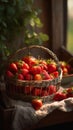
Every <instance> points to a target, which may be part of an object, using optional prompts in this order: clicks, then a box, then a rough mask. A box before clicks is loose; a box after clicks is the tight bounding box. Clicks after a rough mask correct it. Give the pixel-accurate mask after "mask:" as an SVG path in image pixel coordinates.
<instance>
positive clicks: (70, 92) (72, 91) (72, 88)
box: [66, 87, 73, 97]
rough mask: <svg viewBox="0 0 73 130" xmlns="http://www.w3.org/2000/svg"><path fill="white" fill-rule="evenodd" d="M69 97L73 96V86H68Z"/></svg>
mask: <svg viewBox="0 0 73 130" xmlns="http://www.w3.org/2000/svg"><path fill="white" fill-rule="evenodd" d="M66 91H67V97H73V87H70V88H67V90H66Z"/></svg>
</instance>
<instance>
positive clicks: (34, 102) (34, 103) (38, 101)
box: [31, 99, 43, 110]
mask: <svg viewBox="0 0 73 130" xmlns="http://www.w3.org/2000/svg"><path fill="white" fill-rule="evenodd" d="M31 104H32V107H33V108H34V109H35V110H39V109H40V108H41V107H42V105H43V102H42V100H41V99H32V101H31Z"/></svg>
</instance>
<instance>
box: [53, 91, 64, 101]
mask: <svg viewBox="0 0 73 130" xmlns="http://www.w3.org/2000/svg"><path fill="white" fill-rule="evenodd" d="M66 98H67V95H66V93H65V92H57V93H56V94H55V95H54V97H53V100H55V101H61V100H63V99H66Z"/></svg>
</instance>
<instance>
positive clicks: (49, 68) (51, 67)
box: [47, 63, 57, 73]
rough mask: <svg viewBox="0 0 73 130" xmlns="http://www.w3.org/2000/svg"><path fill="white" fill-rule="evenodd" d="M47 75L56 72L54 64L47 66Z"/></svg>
mask: <svg viewBox="0 0 73 130" xmlns="http://www.w3.org/2000/svg"><path fill="white" fill-rule="evenodd" d="M47 67H48V73H53V72H55V71H56V70H57V66H56V64H54V63H50V64H47Z"/></svg>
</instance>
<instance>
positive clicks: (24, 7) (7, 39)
mask: <svg viewBox="0 0 73 130" xmlns="http://www.w3.org/2000/svg"><path fill="white" fill-rule="evenodd" d="M39 13H40V9H35V8H34V0H0V55H1V56H2V61H5V60H7V57H8V56H9V55H10V54H11V53H13V51H14V50H13V49H12V48H11V47H10V45H9V46H8V44H6V43H9V44H12V43H13V40H14V38H15V37H16V36H19V35H20V33H21V32H22V29H23V30H24V44H25V45H31V44H39V45H41V44H42V43H43V42H44V41H46V40H48V36H47V35H46V34H43V33H42V32H39V33H37V32H36V28H42V27H43V24H42V22H41V20H40V18H39V16H38V15H39Z"/></svg>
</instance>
